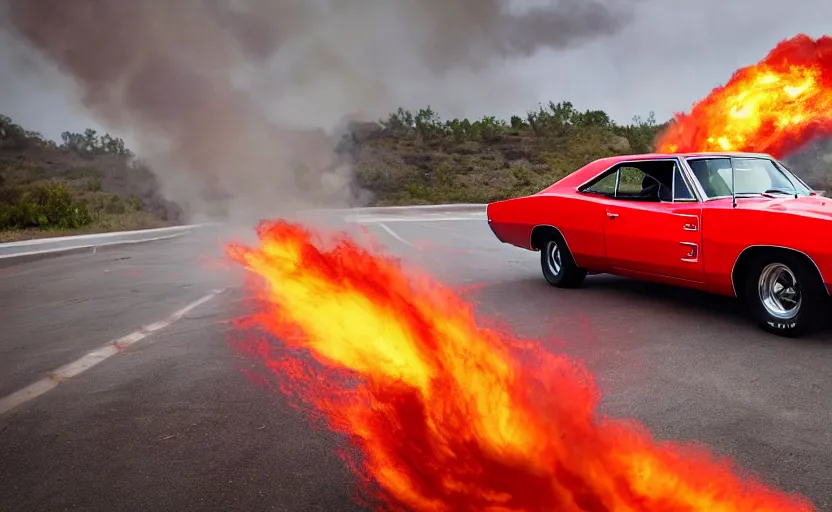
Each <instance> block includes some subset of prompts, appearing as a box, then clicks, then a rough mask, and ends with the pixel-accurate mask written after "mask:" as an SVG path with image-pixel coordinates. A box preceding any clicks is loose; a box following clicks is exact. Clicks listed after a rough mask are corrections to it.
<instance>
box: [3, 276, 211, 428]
mask: <svg viewBox="0 0 832 512" xmlns="http://www.w3.org/2000/svg"><path fill="white" fill-rule="evenodd" d="M222 292H223V290H214V291H213V292H211V293H209V294H208V295H206V296H204V297H202V298H201V299H199V300H196V301H194V302H191V303H190V304H188V305H187V306H185V307H184V308H182V309H180V310H179V311H176V312H174V313H173V314H172V315H170V316H169V317H167V318H165V319H164V320H161V321H159V322H155V323H152V324H150V325H146V326H144V327H142V328H141V329H139V330H138V331H135V332H131V333H130V334H128V335H126V336H122V337H121V338H118V339H115V340H112V341H110V342H109V343H107V344H105V345H103V346H101V347H99V348H97V349H95V350H93V351H92V352H89V353H87V354H86V355H84V356H83V357H81V358H80V359H77V360H75V361H73V362H71V363H69V364H65V365H63V366H61V367H60V368H58V369H57V370H55V371H53V372H52V373H51V374H49V376H48V377H46V378H43V379H41V380H39V381H37V382H34V383H32V384H30V385H28V386H26V387H25V388H23V389H21V390H19V391H16V392H14V393H12V394H11V395H8V396H6V397H4V398H0V416H2V415H3V414H5V413H7V412H9V411H10V410H12V409H14V408H15V407H17V406H19V405H21V404H23V403H25V402H28V401H29V400H31V399H33V398H36V397H38V396H40V395H42V394H44V393H46V392H47V391H49V390H50V389H52V388H54V387H55V386H57V385H58V384H60V383H61V382H64V381H66V380H68V379H70V378H72V377H75V376H76V375H78V374H80V373H83V372H85V371H87V370H89V369H90V368H92V367H93V366H95V365H97V364H98V363H100V362H101V361H104V360H105V359H107V358H109V357H112V356H114V355H116V354H118V353H120V352H121V351H123V350H124V349H125V348H127V347H129V346H130V345H132V344H134V343H137V342H139V341H141V340H143V339H145V338H146V337H147V336H149V335H150V334H152V333H154V332H156V331H159V330H161V329H164V328H166V327H169V326H170V325H171V324H173V323H174V322H176V321H177V320H180V319H181V318H182V317H183V316H185V315H186V314H188V312H190V311H191V310H193V309H194V308H197V307H199V306H201V305H202V304H205V303H206V302H208V301H209V300H211V299H213V298H214V297H216V296H217V295H219V294H220V293H222Z"/></svg>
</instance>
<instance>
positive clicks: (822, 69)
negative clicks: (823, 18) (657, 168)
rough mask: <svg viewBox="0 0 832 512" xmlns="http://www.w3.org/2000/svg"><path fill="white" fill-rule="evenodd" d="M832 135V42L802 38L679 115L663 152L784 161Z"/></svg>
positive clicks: (779, 48) (780, 47)
mask: <svg viewBox="0 0 832 512" xmlns="http://www.w3.org/2000/svg"><path fill="white" fill-rule="evenodd" d="M829 135H832V38H830V37H828V36H824V37H821V38H820V39H812V38H810V37H808V36H806V35H799V36H796V37H794V38H792V39H788V40H785V41H783V42H781V43H780V44H779V45H777V47H776V48H774V49H773V50H772V51H771V52H770V53H769V54H768V55H767V56H766V57H765V58H764V59H763V60H762V61H760V62H759V63H757V64H754V65H752V66H748V67H745V68H742V69H740V70H738V71H736V72H735V73H734V75H733V76H732V77H731V79H730V80H729V81H728V83H726V84H725V85H724V86H722V87H718V88H716V89H714V90H713V91H712V92H711V94H710V95H708V96H707V97H706V98H705V99H703V100H701V101H700V102H698V103H697V104H696V105H694V106H693V108H692V109H691V111H690V112H689V113H686V114H679V115H677V116H676V119H675V120H674V122H673V123H672V124H671V125H670V127H669V128H668V129H667V130H666V131H665V132H664V133H663V134H662V135H661V136H660V137H659V140H658V142H657V145H656V149H657V151H659V152H663V153H676V152H679V153H683V152H697V151H750V152H760V153H768V154H771V155H772V156H774V157H775V158H783V157H785V156H788V155H789V154H791V153H793V152H795V151H797V150H799V149H801V148H802V147H803V146H805V145H806V144H808V143H809V142H812V141H813V140H816V139H818V138H821V137H827V136H829Z"/></svg>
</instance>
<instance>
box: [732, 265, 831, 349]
mask: <svg viewBox="0 0 832 512" xmlns="http://www.w3.org/2000/svg"><path fill="white" fill-rule="evenodd" d="M744 299H745V301H746V304H747V305H748V307H749V309H750V310H751V314H752V316H753V317H754V319H755V320H756V321H757V323H758V324H759V325H760V327H762V328H763V329H764V330H765V331H767V332H770V333H773V334H778V335H780V336H790V337H794V336H799V335H802V334H805V333H807V332H810V331H812V330H814V329H816V328H817V327H818V326H819V325H820V321H821V319H822V318H823V306H824V305H825V304H826V303H827V299H828V294H827V293H826V289H825V287H824V285H823V282H822V281H821V279H820V276H819V275H818V273H817V271H816V270H815V269H814V268H813V267H812V266H811V265H810V264H809V263H808V262H806V261H805V260H804V259H803V258H801V257H800V256H798V255H796V254H792V253H785V252H784V253H780V254H769V255H761V256H758V257H756V258H754V260H753V261H751V263H750V265H749V268H748V274H747V276H746V279H745V290H744Z"/></svg>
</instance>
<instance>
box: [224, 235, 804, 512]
mask: <svg viewBox="0 0 832 512" xmlns="http://www.w3.org/2000/svg"><path fill="white" fill-rule="evenodd" d="M257 233H258V237H259V240H260V244H259V246H256V247H251V246H246V245H242V244H232V245H229V246H228V247H227V253H228V255H229V257H230V258H231V259H232V260H233V261H235V262H237V263H239V264H241V265H242V266H243V267H244V268H246V269H247V270H248V274H249V276H250V277H251V282H250V290H251V293H252V294H253V295H252V297H253V298H255V299H256V302H257V304H259V307H258V308H257V310H256V311H257V312H256V313H255V314H254V315H253V316H252V317H251V318H250V321H251V322H252V323H251V325H252V326H254V327H257V328H259V329H261V330H264V331H265V332H266V333H268V334H269V335H270V336H269V337H267V338H266V339H262V340H261V339H255V338H252V339H251V340H250V342H249V343H248V345H247V348H248V349H249V350H250V351H252V352H253V353H254V354H256V355H258V356H259V357H261V358H262V359H263V360H264V361H265V362H266V364H267V365H268V367H269V368H270V369H271V370H272V371H273V372H274V374H275V375H276V376H278V377H282V378H283V381H284V388H283V391H284V392H286V393H289V394H293V395H295V396H297V397H299V398H301V399H302V403H305V404H307V405H310V406H312V407H311V410H312V411H317V412H318V413H319V415H320V417H321V418H322V419H323V420H324V421H325V422H326V424H327V425H328V427H329V428H330V429H332V430H333V431H335V432H338V433H342V434H346V435H347V436H348V438H349V439H350V440H351V442H352V446H354V447H355V448H356V449H357V452H358V454H359V459H360V462H355V466H354V469H355V470H356V472H357V474H358V475H360V476H362V477H363V478H362V479H361V481H362V482H363V483H364V484H365V485H363V486H362V487H363V488H364V489H365V492H366V493H368V496H370V497H371V498H372V499H373V500H374V502H373V503H374V505H375V506H378V507H381V506H383V507H384V508H385V509H392V510H415V511H492V512H497V511H500V512H508V511H533V510H534V511H536V510H555V511H562V512H578V511H586V512H595V511H598V512H601V511H605V512H607V511H610V512H612V511H614V512H636V511H640V512H643V511H662V512H665V511H693V510H702V511H709V512H733V511H750V510H754V511H757V512H763V511H778V512H783V511H809V510H813V507H812V505H811V504H810V503H809V502H807V501H806V500H804V499H803V498H800V497H798V496H791V495H787V494H784V493H781V492H777V491H775V490H770V489H768V488H766V487H765V486H764V485H763V484H762V483H760V482H759V481H757V480H755V479H753V478H752V477H750V476H742V477H741V476H739V474H738V473H737V472H735V468H734V467H733V465H732V464H731V462H730V461H728V460H724V459H717V458H714V457H712V456H711V455H709V454H708V452H707V451H705V450H704V449H701V448H697V447H694V446H687V445H675V444H672V443H660V442H657V441H654V440H653V439H652V438H651V436H650V434H649V432H648V431H647V430H646V429H645V428H643V427H641V426H640V425H639V424H637V423H635V422H629V421H624V420H615V419H610V418H604V417H601V416H599V415H598V414H597V413H596V405H597V402H598V391H597V389H596V387H595V386H594V383H593V380H592V377H591V376H590V375H589V374H588V373H587V371H586V370H585V369H584V368H583V367H582V366H581V365H579V364H577V363H575V362H573V361H570V360H569V359H567V358H566V357H563V356H557V355H553V354H550V353H547V352H545V351H544V350H543V349H542V348H541V347H540V345H539V344H537V343H531V342H528V341H521V340H519V339H517V338H516V337H514V336H512V335H511V334H508V333H506V332H504V331H503V330H501V329H499V328H497V327H489V326H483V325H480V324H479V323H478V321H477V320H476V318H475V314H474V311H473V308H472V306H471V305H469V304H467V303H466V302H464V301H463V300H462V299H461V298H459V297H458V296H457V295H456V294H455V293H454V292H453V291H452V290H450V289H449V288H446V287H445V286H443V285H440V284H439V283H436V282H434V281H433V280H431V279H430V278H429V277H428V276H425V275H422V274H421V273H418V272H414V271H412V270H410V269H408V270H407V271H405V270H404V269H403V268H402V266H401V265H400V264H399V263H398V262H397V260H395V259H393V258H391V257H389V256H386V255H384V254H382V253H378V250H377V249H376V250H370V249H364V248H362V247H360V246H359V245H358V244H357V243H355V242H353V241H352V240H351V239H350V238H349V237H348V236H347V235H346V234H342V235H339V236H335V237H333V238H332V239H331V240H327V239H325V238H324V237H323V236H322V235H321V234H319V233H316V232H313V231H311V230H310V229H308V228H304V227H303V226H301V225H297V224H292V223H289V222H286V221H270V222H263V223H261V224H260V225H259V226H258V228H257ZM328 245H329V247H328V248H327V246H328ZM275 339H280V340H282V341H281V342H277V341H274V340H275ZM373 489H375V490H373Z"/></svg>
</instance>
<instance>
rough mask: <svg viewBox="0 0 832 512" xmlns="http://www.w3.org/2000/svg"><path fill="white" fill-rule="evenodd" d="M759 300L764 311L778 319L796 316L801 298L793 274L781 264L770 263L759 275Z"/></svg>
mask: <svg viewBox="0 0 832 512" xmlns="http://www.w3.org/2000/svg"><path fill="white" fill-rule="evenodd" d="M758 290H759V293H760V300H761V301H762V303H763V307H765V308H766V311H767V312H768V313H769V314H770V315H772V316H774V317H776V318H779V319H783V320H786V319H790V318H794V317H795V316H797V313H798V311H800V305H801V303H802V302H803V297H802V296H801V293H800V286H799V285H798V282H797V278H796V277H795V275H794V272H792V271H791V269H790V268H789V267H787V266H786V265H783V264H782V263H771V264H770V265H767V266H766V268H764V269H763V271H762V272H761V273H760V280H759V281H758Z"/></svg>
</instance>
